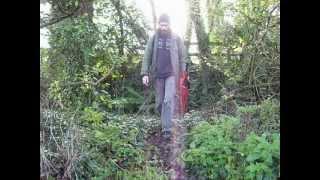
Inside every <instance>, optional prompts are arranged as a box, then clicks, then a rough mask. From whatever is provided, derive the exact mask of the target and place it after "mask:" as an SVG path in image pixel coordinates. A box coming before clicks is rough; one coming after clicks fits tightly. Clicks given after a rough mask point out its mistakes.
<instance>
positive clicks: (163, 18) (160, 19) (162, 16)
mask: <svg viewBox="0 0 320 180" xmlns="http://www.w3.org/2000/svg"><path fill="white" fill-rule="evenodd" d="M160 22H167V23H170V19H169V16H168V15H167V14H162V15H161V16H160V17H159V23H160Z"/></svg>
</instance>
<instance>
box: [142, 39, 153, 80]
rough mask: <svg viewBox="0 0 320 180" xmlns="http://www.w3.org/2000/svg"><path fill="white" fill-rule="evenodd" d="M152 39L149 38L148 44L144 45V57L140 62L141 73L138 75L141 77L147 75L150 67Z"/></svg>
mask: <svg viewBox="0 0 320 180" xmlns="http://www.w3.org/2000/svg"><path fill="white" fill-rule="evenodd" d="M153 38H154V36H152V37H151V38H149V40H148V43H147V45H146V49H145V51H144V57H143V60H142V66H141V73H140V75H142V76H144V75H149V66H150V62H151V59H152V52H153V48H152V47H153V46H152V43H153Z"/></svg>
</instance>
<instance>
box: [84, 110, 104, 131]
mask: <svg viewBox="0 0 320 180" xmlns="http://www.w3.org/2000/svg"><path fill="white" fill-rule="evenodd" d="M103 116H104V114H103V113H102V112H98V111H96V110H95V109H93V108H92V107H86V108H84V111H83V116H82V120H83V121H84V122H86V123H89V124H92V125H94V126H98V125H100V124H101V123H102V121H103Z"/></svg>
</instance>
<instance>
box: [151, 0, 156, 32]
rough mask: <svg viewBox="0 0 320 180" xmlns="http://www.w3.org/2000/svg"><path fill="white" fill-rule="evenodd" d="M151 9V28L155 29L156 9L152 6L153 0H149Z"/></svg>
mask: <svg viewBox="0 0 320 180" xmlns="http://www.w3.org/2000/svg"><path fill="white" fill-rule="evenodd" d="M149 2H150V5H151V10H152V18H153V30H154V31H156V29H157V15H156V9H155V8H154V2H153V0H149Z"/></svg>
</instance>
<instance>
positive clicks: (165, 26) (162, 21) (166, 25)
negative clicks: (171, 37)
mask: <svg viewBox="0 0 320 180" xmlns="http://www.w3.org/2000/svg"><path fill="white" fill-rule="evenodd" d="M159 29H160V31H161V32H169V30H170V19H169V16H168V15H167V14H162V15H161V16H160V17H159Z"/></svg>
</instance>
